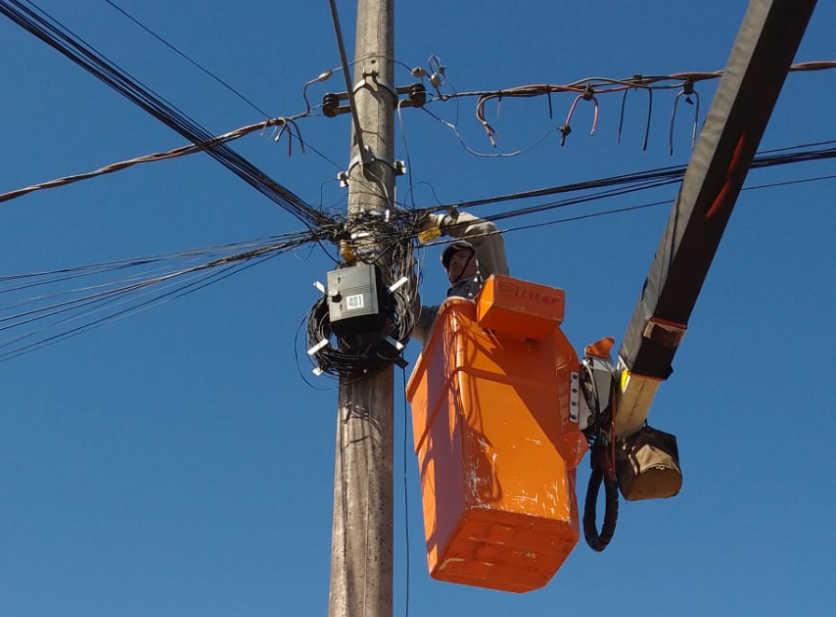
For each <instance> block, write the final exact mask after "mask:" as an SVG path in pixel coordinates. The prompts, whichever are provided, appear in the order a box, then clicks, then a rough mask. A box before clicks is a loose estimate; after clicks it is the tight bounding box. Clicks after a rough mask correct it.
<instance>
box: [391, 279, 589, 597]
mask: <svg viewBox="0 0 836 617" xmlns="http://www.w3.org/2000/svg"><path fill="white" fill-rule="evenodd" d="M497 283H513V285H514V286H516V288H517V291H514V292H513V294H514V297H516V298H520V297H522V298H529V299H531V298H537V297H548V298H559V299H560V301H559V302H557V301H554V302H547V303H545V304H550V305H551V307H552V309H554V308H555V307H557V306H558V304H559V309H558V310H556V311H555V310H545V311H543V310H542V309H543V307H544V306H545V305H543V306H540V307H539V308H538V307H537V306H535V307H534V308H533V309H526V307H525V306H524V304H525V302H514V303H511V306H510V308H511V309H512V310H508V309H509V305H508V303H507V302H505V303H504V304H503V300H502V298H504V299H505V300H509V295H508V294H509V293H511V292H510V291H509V290H510V289H511V288H510V287H505V289H506V292H507V293H504V294H503V293H497V291H498V289H499V288H498V287H497ZM528 285H530V284H528V283H526V282H524V281H519V280H517V279H509V278H508V277H491V279H489V280H488V282H487V283H486V285H485V288H484V289H483V291H482V293H481V294H480V296H479V297H478V298H477V300H476V302H475V303H474V302H471V301H469V300H464V299H459V298H453V299H449V300H447V301H445V302H444V303H443V304H442V306H441V308H440V310H439V314H438V317H437V320H436V323H435V326H434V330H433V333H432V335H431V337H430V340H429V341H428V342H427V345H426V347H425V348H424V351H423V353H422V354H421V357H420V358H419V360H418V363H417V365H416V367H415V369H414V371H413V373H412V376H411V378H410V381H409V385H408V387H407V396H408V398H409V400H410V402H411V404H412V418H413V434H414V438H415V452H416V454H417V455H418V463H419V466H420V474H421V490H422V498H423V508H424V529H425V534H426V541H427V561H428V565H429V570H430V574H431V576H432V577H433V578H436V579H438V580H443V581H449V582H455V583H463V584H468V585H477V586H481V587H489V588H492V589H499V590H506V591H514V592H524V591H529V590H532V589H537V588H539V587H542V586H543V585H545V584H546V583H548V582H549V580H551V578H552V577H553V576H554V574H555V572H557V570H558V568H559V567H560V565H561V564H562V563H563V562H564V560H565V559H566V557H567V556H568V555H569V553H570V552H571V551H572V549H573V548H574V547H575V545H576V544H577V541H578V537H579V527H578V506H577V500H576V497H575V468H576V467H577V465H578V463H579V462H580V460H581V458H582V457H583V455H584V453H585V452H586V448H587V444H586V439H585V438H584V436H583V433H581V432H580V430H579V429H578V425H577V419H576V414H572V415H575V419H574V420H573V419H572V418H571V417H570V404H571V399H572V397H571V390H572V388H573V387H574V388H577V377H576V376H577V371H578V369H579V366H578V357H577V354H576V352H575V351H574V349H573V348H572V346H571V345H570V344H569V342H568V340H567V339H566V337H565V336H564V335H563V333H562V331H561V330H560V328H559V325H558V324H559V322H560V320H562V317H563V304H562V302H563V292H562V291H561V290H556V289H552V292H555V293H551V294H546V295H542V294H543V291H544V289H543V287H542V286H540V285H536V286H531V287H528V288H526V286H528ZM546 289H550V288H546ZM520 290H521V291H520ZM528 291H531V292H532V293H533V294H534V295H529V294H528ZM520 293H521V295H520ZM536 294H541V295H540V296H537V295H536ZM497 298H500V301H499V303H497ZM534 304H535V305H536V304H537V303H536V302H535V303H534ZM541 304H542V303H541ZM538 311H540V313H539V314H538ZM477 314H478V315H488V316H492V317H490V318H489V321H488V323H489V325H491V329H490V330H489V329H486V328H484V327H482V325H480V323H479V321H478V318H477ZM544 320H545V321H548V322H550V323H544ZM521 322H527V323H528V325H527V326H524V327H523V326H521V325H520V324H521ZM503 324H505V326H507V327H503ZM526 328H528V330H527V329H526ZM527 331H530V332H531V333H532V334H533V336H532V337H531V338H526V337H525V333H526V332H527ZM503 332H507V334H503ZM537 338H539V340H534V339H537ZM572 373H575V376H574V380H573V375H572Z"/></svg>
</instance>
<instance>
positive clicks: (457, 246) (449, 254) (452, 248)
mask: <svg viewBox="0 0 836 617" xmlns="http://www.w3.org/2000/svg"><path fill="white" fill-rule="evenodd" d="M459 251H470V252H471V253H472V254H475V253H476V249H475V248H473V245H472V244H471V243H470V242H468V241H467V240H456V241H455V242H453V243H452V244H450V245H448V246H447V248H445V249H444V252H443V253H441V265H442V266H444V269H445V270H446V269H447V268H449V267H450V260H451V259H453V255H454V254H456V253H458V252H459Z"/></svg>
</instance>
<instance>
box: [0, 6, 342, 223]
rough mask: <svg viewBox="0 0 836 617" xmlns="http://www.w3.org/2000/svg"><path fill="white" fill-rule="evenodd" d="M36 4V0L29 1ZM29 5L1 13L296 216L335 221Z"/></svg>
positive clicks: (2, 8) (0, 10)
mask: <svg viewBox="0 0 836 617" xmlns="http://www.w3.org/2000/svg"><path fill="white" fill-rule="evenodd" d="M29 4H31V5H32V6H36V5H34V4H33V3H29ZM36 9H37V11H38V12H39V13H40V14H38V13H36V12H35V11H34V10H32V9H30V8H28V7H26V6H24V4H23V3H22V2H18V1H17V0H0V13H2V14H3V15H5V16H6V17H8V18H9V19H10V20H12V21H13V22H14V23H16V24H17V25H19V26H20V27H21V28H23V29H25V30H26V31H28V32H30V33H31V34H33V35H34V36H36V37H38V38H39V39H41V40H42V41H44V42H45V43H47V44H48V45H50V46H51V47H53V48H55V49H56V50H58V51H60V52H61V53H62V54H64V55H65V56H66V57H67V58H69V59H70V60H72V61H73V62H75V63H76V64H78V65H79V66H81V67H82V68H84V69H85V70H87V71H88V72H90V73H91V74H93V75H94V76H96V77H97V78H98V79H100V80H101V81H103V82H104V83H106V84H107V85H109V86H110V87H112V88H113V89H114V90H116V91H117V92H119V93H120V94H122V95H123V96H125V97H126V98H127V99H128V100H130V101H132V102H133V103H134V104H136V105H137V106H139V107H140V108H141V109H143V110H145V111H146V112H148V113H149V114H151V115H152V116H154V117H155V118H157V119H158V120H160V121H161V122H162V123H164V124H165V125H166V126H168V127H169V128H171V129H173V130H175V131H177V132H178V133H179V134H181V135H182V136H184V137H185V138H186V139H188V140H189V141H191V142H192V143H194V144H211V145H206V146H205V149H206V152H207V154H209V155H210V156H211V157H212V158H214V159H215V160H217V161H218V162H220V163H221V164H222V165H224V166H225V167H226V168H227V169H229V170H231V171H232V172H233V173H235V174H236V175H237V176H238V177H239V178H241V179H242V180H244V181H245V182H246V183H247V184H249V185H250V186H252V187H253V188H255V189H256V190H258V191H259V192H261V193H262V194H263V195H265V196H266V197H268V198H269V199H271V200H272V201H273V202H275V203H276V204H278V205H279V206H281V207H282V208H284V209H285V210H287V211H288V212H290V213H291V214H293V215H294V216H296V217H297V218H298V219H300V220H301V221H302V222H303V223H305V224H306V225H308V226H309V227H311V226H315V225H321V224H327V223H330V222H332V221H331V219H329V218H328V217H326V216H325V215H324V214H322V213H321V212H319V211H317V210H316V209H314V208H313V207H311V206H309V205H308V204H306V203H305V202H304V201H303V200H302V199H301V198H300V197H298V196H297V195H295V194H294V193H293V192H291V191H290V190H289V189H287V188H285V187H283V186H282V185H280V184H279V183H277V182H276V181H275V180H273V179H272V178H270V177H269V176H268V175H267V174H265V173H264V172H262V171H261V170H259V169H258V168H257V167H256V166H255V165H253V164H252V163H251V162H249V161H248V160H246V159H245V158H244V157H242V156H241V155H240V154H238V153H237V152H235V151H234V150H232V149H231V148H230V147H229V146H227V145H225V144H222V143H221V144H213V143H212V139H213V137H212V135H211V134H210V133H209V132H208V131H206V129H204V128H202V127H201V126H200V125H198V124H197V123H196V122H195V121H194V120H192V119H190V118H189V117H188V116H186V115H185V114H183V113H182V112H180V111H178V110H177V109H176V108H175V107H174V106H173V105H171V104H169V103H168V102H166V101H165V100H163V99H162V98H160V97H159V96H158V95H157V94H156V93H154V92H153V91H152V90H150V89H148V88H146V87H145V86H143V85H142V84H141V83H139V82H138V81H137V80H136V79H134V78H133V77H132V76H130V75H129V74H127V73H126V72H125V71H123V70H122V69H121V68H120V67H118V66H116V65H115V64H113V63H112V62H110V61H109V60H107V58H105V57H104V56H103V55H102V54H100V53H99V52H98V51H97V50H96V49H95V48H93V47H92V46H90V45H88V44H87V43H86V42H84V41H83V40H82V39H81V38H79V37H78V36H77V35H75V34H74V33H73V32H72V31H71V30H69V29H68V28H66V27H65V26H63V25H62V24H61V23H60V22H58V21H57V20H55V19H54V18H52V17H51V16H49V15H48V14H47V13H46V12H44V11H43V10H41V9H40V8H37V7H36Z"/></svg>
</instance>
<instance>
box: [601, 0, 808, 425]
mask: <svg viewBox="0 0 836 617" xmlns="http://www.w3.org/2000/svg"><path fill="white" fill-rule="evenodd" d="M815 4H816V2H815V0H752V2H750V4H749V7H748V9H747V11H746V14H745V16H744V18H743V22H742V24H741V26H740V30H739V32H738V34H737V38H736V39H735V42H734V47H733V49H732V53H731V55H730V56H729V60H728V63H727V65H726V70H725V71H724V73H723V77H722V79H721V80H720V83H719V85H718V86H717V92H716V94H715V96H714V100H713V102H712V104H711V108H710V109H709V111H708V116H707V117H706V120H705V125H704V127H703V130H702V133H701V134H700V138H699V141H698V142H697V145H696V147H695V149H694V154H693V156H692V158H691V162H690V163H689V165H688V169H687V171H686V173H685V178H684V179H683V181H682V188H681V189H680V192H679V195H678V196H677V199H676V202H675V203H674V206H673V210H672V211H671V215H670V218H669V219H668V224H667V227H666V228H665V232H664V233H663V234H662V239H661V241H660V243H659V247H658V248H657V250H656V255H655V257H654V259H653V263H652V264H651V266H650V272H649V273H648V276H647V279H646V280H645V283H644V287H643V288H642V292H641V295H640V297H639V301H638V303H637V305H636V308H635V310H634V312H633V316H632V318H631V320H630V323H629V325H628V327H627V332H626V334H625V336H624V341H623V342H622V345H621V349H620V350H619V352H618V369H617V370H618V373H619V375H618V389H617V393H616V402H617V409H618V413H617V415H616V418H615V434H616V437H618V438H624V437H626V436H628V435H631V434H633V433H635V432H636V431H638V430H639V429H640V428H641V427H642V426H643V424H644V422H645V419H646V417H647V413H648V410H649V409H650V404H651V403H652V401H653V398H654V396H655V394H656V390H657V388H658V386H659V383H661V382H662V381H664V380H665V379H667V378H668V376H669V375H670V374H671V372H672V371H673V368H672V366H671V363H672V361H673V356H674V354H675V353H676V350H677V349H678V348H679V345H680V343H681V342H682V339H683V337H684V336H685V330H686V325H687V323H688V319H689V318H690V316H691V311H692V310H693V308H694V305H695V303H696V301H697V296H698V295H699V292H700V289H701V288H702V284H703V282H704V281H705V277H706V275H707V273H708V269H709V267H710V266H711V262H712V260H713V258H714V254H715V252H716V251H717V246H718V245H719V243H720V239H721V237H722V235H723V231H724V230H725V227H726V223H727V222H728V220H729V217H730V216H731V212H732V208H733V207H734V204H735V202H736V200H737V196H738V194H739V192H740V189H741V187H742V186H743V183H744V181H745V179H746V174H747V172H748V170H749V165H750V164H751V162H752V159H753V157H754V155H755V152H756V150H757V148H758V145H759V144H760V141H761V137H762V136H763V133H764V130H765V129H766V125H767V123H768V121H769V117H770V115H771V114H772V109H773V108H774V106H775V102H776V100H777V98H778V94H779V93H780V91H781V87H782V86H783V83H784V79H785V78H786V76H787V71H788V70H789V67H790V65H791V63H792V61H793V58H794V57H795V53H796V51H797V50H798V46H799V44H800V42H801V38H802V36H803V35H804V31H805V29H806V27H807V23H808V21H809V19H810V16H811V15H812V12H813V8H814V7H815Z"/></svg>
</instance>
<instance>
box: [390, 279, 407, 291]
mask: <svg viewBox="0 0 836 617" xmlns="http://www.w3.org/2000/svg"><path fill="white" fill-rule="evenodd" d="M407 281H409V279H408V278H407V277H405V276H402V277H401V278H400V279H398V280H397V281H395V282H394V283H392V286H391V287H390V288H389V291H391V292H395V291H397V290H398V289H400V288H401V287H403V286H404V284H406V283H407Z"/></svg>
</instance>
